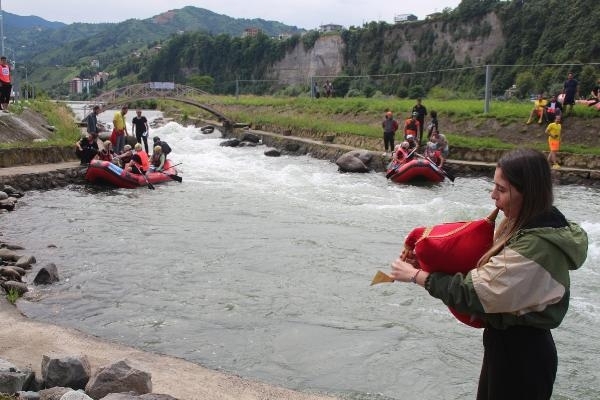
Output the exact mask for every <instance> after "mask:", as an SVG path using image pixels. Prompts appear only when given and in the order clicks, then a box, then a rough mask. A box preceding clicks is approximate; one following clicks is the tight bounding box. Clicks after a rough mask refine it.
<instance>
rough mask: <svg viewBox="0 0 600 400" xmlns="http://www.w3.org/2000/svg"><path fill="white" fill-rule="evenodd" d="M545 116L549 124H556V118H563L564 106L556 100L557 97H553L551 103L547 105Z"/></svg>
mask: <svg viewBox="0 0 600 400" xmlns="http://www.w3.org/2000/svg"><path fill="white" fill-rule="evenodd" d="M544 115H545V118H546V121H548V122H554V119H555V118H556V117H562V106H561V105H560V102H559V101H558V100H557V99H556V95H552V97H551V98H550V101H549V102H548V103H547V104H546V107H545V108H544Z"/></svg>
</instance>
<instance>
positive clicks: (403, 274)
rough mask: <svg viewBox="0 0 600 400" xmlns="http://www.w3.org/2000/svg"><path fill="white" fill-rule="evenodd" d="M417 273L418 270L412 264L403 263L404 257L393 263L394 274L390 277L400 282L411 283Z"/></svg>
mask: <svg viewBox="0 0 600 400" xmlns="http://www.w3.org/2000/svg"><path fill="white" fill-rule="evenodd" d="M417 271H418V269H417V268H415V267H414V266H413V265H412V264H410V263H409V262H406V261H402V257H398V258H397V259H396V260H394V262H393V263H392V273H391V274H390V276H391V277H392V278H394V279H395V280H397V281H400V282H410V280H411V279H412V277H413V276H415V273H416V272H417Z"/></svg>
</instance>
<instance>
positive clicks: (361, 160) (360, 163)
mask: <svg viewBox="0 0 600 400" xmlns="http://www.w3.org/2000/svg"><path fill="white" fill-rule="evenodd" d="M372 159H373V154H372V153H371V152H370V151H349V152H347V153H345V154H342V155H341V156H340V157H339V158H338V159H337V160H335V163H336V164H337V166H338V167H339V170H340V171H341V172H369V171H371V167H370V164H371V160H372Z"/></svg>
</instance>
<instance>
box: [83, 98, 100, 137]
mask: <svg viewBox="0 0 600 400" xmlns="http://www.w3.org/2000/svg"><path fill="white" fill-rule="evenodd" d="M98 114H100V106H94V108H93V109H92V112H91V113H89V114H88V116H87V118H86V125H87V133H89V134H91V135H92V136H93V137H94V140H98V135H99V134H100V128H99V127H98Z"/></svg>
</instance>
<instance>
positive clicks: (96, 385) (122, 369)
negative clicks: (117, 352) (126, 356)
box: [85, 360, 152, 399]
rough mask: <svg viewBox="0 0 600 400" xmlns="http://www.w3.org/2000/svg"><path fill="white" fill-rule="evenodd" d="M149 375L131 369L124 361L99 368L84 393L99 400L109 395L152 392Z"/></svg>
mask: <svg viewBox="0 0 600 400" xmlns="http://www.w3.org/2000/svg"><path fill="white" fill-rule="evenodd" d="M151 379H152V378H151V375H150V374H149V373H148V372H144V371H140V370H138V369H135V368H132V367H131V366H130V365H129V364H128V363H127V361H126V360H120V361H117V362H115V363H113V364H110V365H107V366H104V367H101V368H99V369H98V370H97V371H96V372H95V373H94V374H93V375H92V377H91V378H90V380H89V382H88V383H87V385H86V387H85V391H86V393H87V394H89V395H90V396H91V397H93V398H94V399H101V398H103V397H104V396H106V395H107V394H109V393H123V392H130V391H133V392H135V393H139V394H146V393H151V392H152V381H151Z"/></svg>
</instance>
